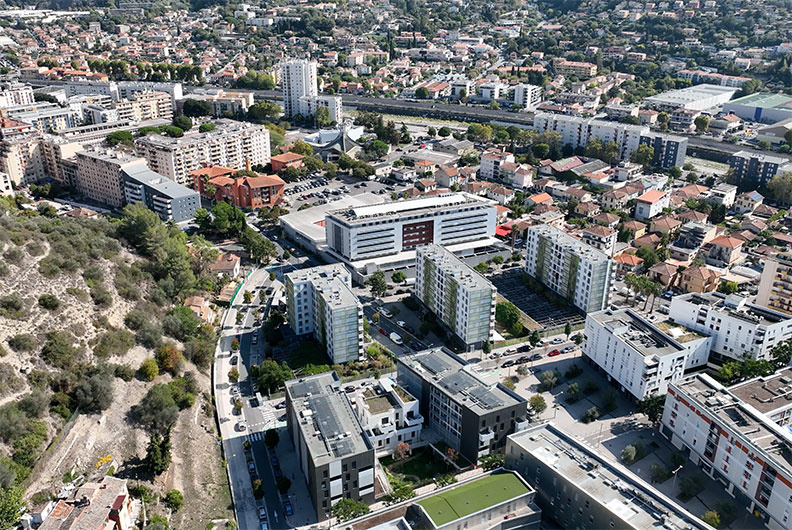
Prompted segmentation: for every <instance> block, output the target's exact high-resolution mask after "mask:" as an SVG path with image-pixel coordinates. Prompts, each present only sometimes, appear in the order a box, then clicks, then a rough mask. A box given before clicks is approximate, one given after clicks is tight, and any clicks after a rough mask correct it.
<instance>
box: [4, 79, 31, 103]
mask: <svg viewBox="0 0 792 530" xmlns="http://www.w3.org/2000/svg"><path fill="white" fill-rule="evenodd" d="M35 101H36V100H35V98H34V97H33V87H31V86H29V85H23V84H22V83H7V84H3V85H0V108H7V107H14V106H17V105H32V104H33V103H34V102H35Z"/></svg>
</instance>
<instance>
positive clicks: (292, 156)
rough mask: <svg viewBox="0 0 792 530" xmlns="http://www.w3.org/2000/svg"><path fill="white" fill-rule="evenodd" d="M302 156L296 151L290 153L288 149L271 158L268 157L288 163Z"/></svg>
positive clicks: (300, 158)
mask: <svg viewBox="0 0 792 530" xmlns="http://www.w3.org/2000/svg"><path fill="white" fill-rule="evenodd" d="M303 158H305V157H304V156H303V155H298V154H297V153H292V152H291V151H290V152H288V153H283V154H280V155H275V156H273V157H272V158H270V161H272V160H275V161H276V162H281V163H283V164H288V163H289V162H294V161H296V160H302V159H303Z"/></svg>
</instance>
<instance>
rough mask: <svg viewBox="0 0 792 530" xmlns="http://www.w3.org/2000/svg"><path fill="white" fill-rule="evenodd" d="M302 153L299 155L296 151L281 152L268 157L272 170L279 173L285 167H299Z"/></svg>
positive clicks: (301, 162)
mask: <svg viewBox="0 0 792 530" xmlns="http://www.w3.org/2000/svg"><path fill="white" fill-rule="evenodd" d="M303 158H305V157H304V156H303V155H299V154H297V153H292V152H289V153H282V154H280V155H275V156H273V157H272V158H270V163H271V164H272V171H274V172H275V173H280V172H281V171H284V170H285V169H286V168H287V167H293V168H295V169H300V168H301V167H302V164H303Z"/></svg>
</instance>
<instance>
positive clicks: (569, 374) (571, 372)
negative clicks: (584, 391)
mask: <svg viewBox="0 0 792 530" xmlns="http://www.w3.org/2000/svg"><path fill="white" fill-rule="evenodd" d="M582 373H583V369H582V368H581V367H579V366H578V365H576V364H573V365H572V366H570V367H569V368H568V369H567V371H566V372H564V377H566V378H567V379H574V378H576V377H577V376H579V375H580V374H582Z"/></svg>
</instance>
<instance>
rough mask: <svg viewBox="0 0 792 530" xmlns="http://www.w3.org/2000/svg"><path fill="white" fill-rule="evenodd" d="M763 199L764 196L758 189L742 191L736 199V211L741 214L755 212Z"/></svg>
mask: <svg viewBox="0 0 792 530" xmlns="http://www.w3.org/2000/svg"><path fill="white" fill-rule="evenodd" d="M763 201H764V197H763V196H762V195H761V194H760V193H759V192H758V191H749V192H748V193H742V194H740V195H738V196H737V198H736V199H735V201H734V211H735V212H736V213H741V214H746V213H753V211H754V210H756V208H757V207H758V206H759V205H760V204H762V202H763Z"/></svg>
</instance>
